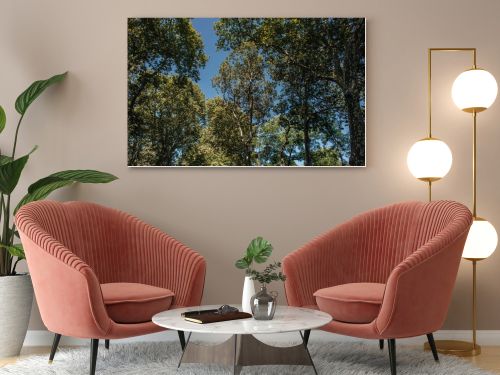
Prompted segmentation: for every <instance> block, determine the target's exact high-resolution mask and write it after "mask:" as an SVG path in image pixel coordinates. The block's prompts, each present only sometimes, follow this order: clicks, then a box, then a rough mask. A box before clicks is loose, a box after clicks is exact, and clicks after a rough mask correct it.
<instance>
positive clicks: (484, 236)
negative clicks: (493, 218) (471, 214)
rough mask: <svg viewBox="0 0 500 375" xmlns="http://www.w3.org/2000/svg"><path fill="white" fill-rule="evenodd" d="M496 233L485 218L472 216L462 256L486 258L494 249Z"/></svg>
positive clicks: (496, 240)
mask: <svg viewBox="0 0 500 375" xmlns="http://www.w3.org/2000/svg"><path fill="white" fill-rule="evenodd" d="M497 244H498V235H497V231H496V230H495V227H494V226H493V225H492V224H491V223H490V222H489V221H487V220H485V219H483V218H480V217H477V218H474V221H473V222H472V226H471V227H470V230H469V234H468V236H467V240H466V241H465V247H464V252H463V253H462V257H463V258H466V259H486V258H488V257H489V256H490V255H491V254H493V252H494V251H495V249H496V247H497Z"/></svg>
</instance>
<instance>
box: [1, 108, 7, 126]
mask: <svg viewBox="0 0 500 375" xmlns="http://www.w3.org/2000/svg"><path fill="white" fill-rule="evenodd" d="M6 122H7V116H6V115H5V111H4V109H3V108H2V106H1V105H0V133H1V132H3V130H4V129H5V123H6Z"/></svg>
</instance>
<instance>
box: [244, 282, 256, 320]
mask: <svg viewBox="0 0 500 375" xmlns="http://www.w3.org/2000/svg"><path fill="white" fill-rule="evenodd" d="M254 294H255V286H254V284H253V280H252V279H251V277H250V276H245V282H244V283H243V294H242V297H241V309H242V310H243V311H244V312H247V313H250V314H251V313H252V307H251V306H250V299H251V298H252V297H253V295H254Z"/></svg>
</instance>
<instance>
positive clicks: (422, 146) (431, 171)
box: [406, 138, 453, 181]
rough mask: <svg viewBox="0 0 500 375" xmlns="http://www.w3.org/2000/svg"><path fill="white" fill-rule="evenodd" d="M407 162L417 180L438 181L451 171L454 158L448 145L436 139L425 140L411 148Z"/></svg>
mask: <svg viewBox="0 0 500 375" xmlns="http://www.w3.org/2000/svg"><path fill="white" fill-rule="evenodd" d="M406 162H407V164H408V169H409V170H410V172H411V174H412V175H413V176H414V177H415V178H418V179H419V180H422V181H437V180H439V179H441V178H443V177H444V176H446V174H447V173H448V172H449V171H450V169H451V164H452V162H453V157H452V155H451V150H450V148H449V147H448V145H447V144H446V143H444V142H443V141H441V140H439V139H436V138H425V139H422V140H420V141H418V142H416V143H414V144H413V146H411V148H410V151H408V157H407V159H406Z"/></svg>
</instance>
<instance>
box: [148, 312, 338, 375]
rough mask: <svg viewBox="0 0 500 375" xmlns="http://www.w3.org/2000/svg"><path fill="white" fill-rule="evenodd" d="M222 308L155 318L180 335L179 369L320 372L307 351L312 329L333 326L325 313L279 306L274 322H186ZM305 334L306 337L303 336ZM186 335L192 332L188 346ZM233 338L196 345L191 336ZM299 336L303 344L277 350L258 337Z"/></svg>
mask: <svg viewBox="0 0 500 375" xmlns="http://www.w3.org/2000/svg"><path fill="white" fill-rule="evenodd" d="M217 308H219V306H198V307H189V308H182V309H174V310H168V311H164V312H161V313H159V314H156V315H155V316H153V322H154V323H155V324H158V325H159V326H161V327H164V328H168V329H174V330H177V331H178V332H179V338H180V339H181V346H182V347H183V351H182V356H181V358H180V360H179V366H180V365H181V364H182V363H219V364H223V365H229V366H232V367H233V373H234V374H239V372H240V371H241V367H242V366H255V365H306V366H312V369H313V370H314V373H317V372H316V368H315V367H314V363H313V361H312V359H311V355H310V354H309V351H308V350H307V341H308V339H309V333H310V331H311V329H314V328H319V327H322V326H324V325H325V324H328V323H330V321H331V320H332V317H331V316H330V315H329V314H327V313H324V312H321V311H317V310H311V309H304V308H299V307H288V306H278V307H277V308H276V314H275V315H274V319H273V320H255V319H253V318H248V319H239V320H231V321H227V322H217V323H209V324H197V323H192V322H188V321H186V320H184V318H183V317H182V316H181V314H182V313H183V312H187V311H196V310H207V309H217ZM302 331H304V334H303V333H302ZM184 332H189V336H188V338H187V341H186V343H185V344H184V340H183V338H184V335H183V333H184ZM193 332H196V333H207V334H211V335H213V334H230V335H232V336H231V337H230V338H229V339H228V340H227V341H225V342H223V343H221V344H214V345H210V344H203V345H201V344H195V343H192V342H190V338H191V333H193ZM283 332H299V333H300V336H301V337H302V344H299V345H295V346H290V347H276V346H272V345H268V344H265V343H263V342H262V341H259V340H258V339H256V338H255V337H254V336H253V335H254V334H270V333H283Z"/></svg>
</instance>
